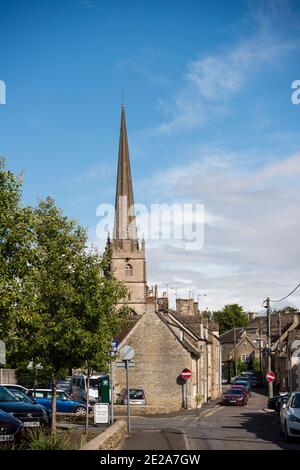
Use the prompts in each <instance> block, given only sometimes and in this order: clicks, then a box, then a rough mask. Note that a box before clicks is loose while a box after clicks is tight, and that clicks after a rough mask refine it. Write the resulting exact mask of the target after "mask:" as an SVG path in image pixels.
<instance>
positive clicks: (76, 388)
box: [72, 374, 103, 403]
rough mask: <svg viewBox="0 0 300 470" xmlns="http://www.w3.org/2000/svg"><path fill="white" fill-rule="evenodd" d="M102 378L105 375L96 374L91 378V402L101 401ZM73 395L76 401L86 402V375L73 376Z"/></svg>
mask: <svg viewBox="0 0 300 470" xmlns="http://www.w3.org/2000/svg"><path fill="white" fill-rule="evenodd" d="M100 377H103V374H95V375H91V377H90V388H89V401H90V402H91V403H93V402H96V401H97V400H98V399H99V384H100ZM72 393H73V398H74V400H79V401H86V394H87V377H86V375H84V374H73V375H72Z"/></svg>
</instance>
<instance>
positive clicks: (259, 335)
mask: <svg viewBox="0 0 300 470" xmlns="http://www.w3.org/2000/svg"><path fill="white" fill-rule="evenodd" d="M258 337H259V375H260V379H259V380H261V329H260V318H259V319H258Z"/></svg>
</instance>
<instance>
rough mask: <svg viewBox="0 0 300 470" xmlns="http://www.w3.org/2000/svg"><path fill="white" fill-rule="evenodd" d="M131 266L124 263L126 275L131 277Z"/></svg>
mask: <svg viewBox="0 0 300 470" xmlns="http://www.w3.org/2000/svg"><path fill="white" fill-rule="evenodd" d="M132 271H133V269H132V266H131V264H126V268H125V272H126V277H131V276H132Z"/></svg>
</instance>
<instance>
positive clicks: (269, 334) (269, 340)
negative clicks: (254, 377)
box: [266, 297, 273, 398]
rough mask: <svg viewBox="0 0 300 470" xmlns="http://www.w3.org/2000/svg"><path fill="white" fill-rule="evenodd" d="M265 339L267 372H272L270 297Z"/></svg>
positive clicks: (270, 392)
mask: <svg viewBox="0 0 300 470" xmlns="http://www.w3.org/2000/svg"><path fill="white" fill-rule="evenodd" d="M266 302H267V326H268V328H267V337H268V371H267V372H270V371H271V370H272V357H271V307H270V297H267V300H266ZM268 394H269V398H273V382H269V390H268Z"/></svg>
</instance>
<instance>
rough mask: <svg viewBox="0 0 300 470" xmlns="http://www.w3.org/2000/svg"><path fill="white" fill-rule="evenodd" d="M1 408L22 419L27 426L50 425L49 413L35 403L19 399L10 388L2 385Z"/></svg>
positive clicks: (0, 388)
mask: <svg viewBox="0 0 300 470" xmlns="http://www.w3.org/2000/svg"><path fill="white" fill-rule="evenodd" d="M0 410H3V411H6V412H7V413H10V414H11V415H13V416H14V417H15V418H17V419H18V420H20V421H22V423H23V426H24V427H25V428H33V427H39V426H48V417H47V413H46V412H45V411H44V410H43V409H41V408H40V407H39V406H37V405H35V404H33V403H25V402H23V401H21V400H19V399H18V398H17V397H16V396H15V395H14V394H13V393H12V392H11V391H10V390H8V389H7V388H5V387H3V386H2V385H0Z"/></svg>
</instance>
